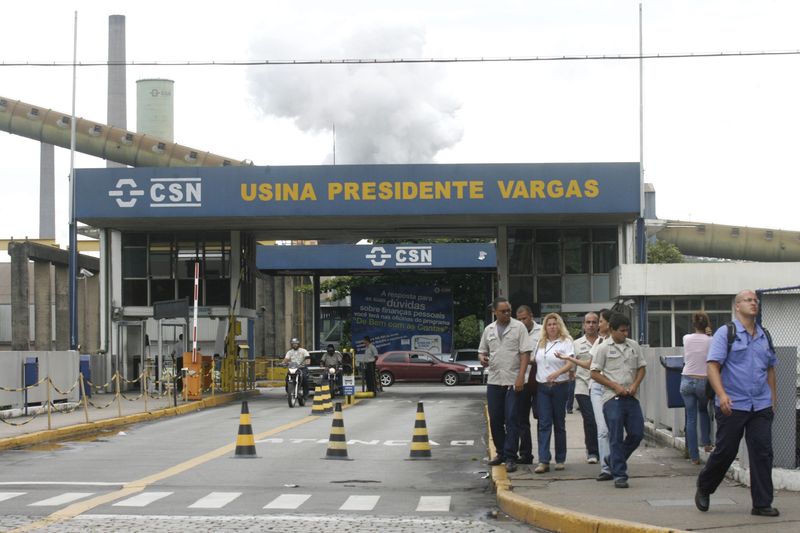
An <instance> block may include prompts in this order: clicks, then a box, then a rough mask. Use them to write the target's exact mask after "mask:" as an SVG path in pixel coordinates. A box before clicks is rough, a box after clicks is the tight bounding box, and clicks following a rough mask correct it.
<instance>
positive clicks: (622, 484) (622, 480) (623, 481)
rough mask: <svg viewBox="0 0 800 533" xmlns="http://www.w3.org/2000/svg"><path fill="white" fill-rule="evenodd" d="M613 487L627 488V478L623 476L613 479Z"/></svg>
mask: <svg viewBox="0 0 800 533" xmlns="http://www.w3.org/2000/svg"><path fill="white" fill-rule="evenodd" d="M614 487H615V488H618V489H627V488H628V480H627V479H625V478H619V479H615V480H614Z"/></svg>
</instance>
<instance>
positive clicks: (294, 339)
mask: <svg viewBox="0 0 800 533" xmlns="http://www.w3.org/2000/svg"><path fill="white" fill-rule="evenodd" d="M289 344H300V340H299V339H298V338H297V337H293V338H292V340H291V341H289Z"/></svg>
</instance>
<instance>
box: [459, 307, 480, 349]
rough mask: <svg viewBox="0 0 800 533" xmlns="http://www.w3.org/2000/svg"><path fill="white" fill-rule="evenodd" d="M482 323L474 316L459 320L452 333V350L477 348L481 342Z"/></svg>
mask: <svg viewBox="0 0 800 533" xmlns="http://www.w3.org/2000/svg"><path fill="white" fill-rule="evenodd" d="M481 325H482V323H481V321H480V320H478V317H477V316H475V315H469V316H465V317H464V318H461V319H459V321H458V324H456V327H455V331H454V332H453V349H454V350H459V349H461V348H477V347H478V344H479V343H480V342H481V333H482V332H483V329H482V327H481Z"/></svg>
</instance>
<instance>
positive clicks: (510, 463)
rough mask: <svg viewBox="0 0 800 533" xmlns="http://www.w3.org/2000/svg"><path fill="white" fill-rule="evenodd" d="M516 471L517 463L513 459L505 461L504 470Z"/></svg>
mask: <svg viewBox="0 0 800 533" xmlns="http://www.w3.org/2000/svg"><path fill="white" fill-rule="evenodd" d="M516 471H517V463H515V462H514V461H506V472H516Z"/></svg>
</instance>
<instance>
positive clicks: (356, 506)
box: [0, 491, 452, 513]
mask: <svg viewBox="0 0 800 533" xmlns="http://www.w3.org/2000/svg"><path fill="white" fill-rule="evenodd" d="M26 494H29V493H28V492H0V502H3V501H6V500H11V499H13V498H17V497H20V496H24V495H26ZM94 494H95V493H94V492H64V493H62V494H59V495H57V496H53V497H51V498H47V499H45V500H40V501H37V502H34V503H30V504H28V505H29V506H36V507H56V506H60V505H66V504H69V503H72V502H74V501H77V500H80V499H83V498H88V497H89V496H92V495H94ZM174 494H175V493H174V492H157V491H149V492H142V493H139V494H136V495H134V496H131V497H129V498H127V499H124V500H120V501H118V502H115V503H113V504H112V506H113V507H140V508H141V507H147V506H149V505H150V504H152V503H155V502H157V501H159V500H163V499H164V498H168V497H170V496H173V495H174ZM242 494H243V493H241V492H211V493H208V494H207V495H205V496H203V497H202V498H200V499H198V500H196V501H195V502H194V503H192V504H191V505H188V508H189V509H222V508H223V507H225V506H226V505H228V504H229V503H231V502H233V501H234V500H236V499H237V498H239V497H240V496H242ZM310 498H312V495H311V494H292V493H287V494H280V495H278V496H277V497H275V498H274V499H273V500H271V501H270V502H269V503H267V504H266V505H265V506H264V507H263V509H274V510H296V509H299V508H300V507H301V506H303V504H305V503H306V502H307V501H308V500H309V499H310ZM380 500H381V496H380V495H363V494H351V495H348V496H347V499H345V500H344V502H343V503H342V504H341V506H340V507H339V508H338V510H339V511H343V512H359V511H374V510H375V508H376V507H377V506H378V503H379V502H380ZM339 501H341V500H339ZM412 502H413V500H412V501H410V502H409V503H410V504H411V505H413V503H412ZM451 503H452V497H451V496H420V497H419V499H418V501H417V506H416V508H415V509H414V511H415V512H419V513H448V512H450V511H451V509H450V507H451ZM318 504H319V503H316V504H315V505H318ZM323 505H329V504H327V503H323ZM310 507H313V506H309V508H310ZM409 511H410V509H409Z"/></svg>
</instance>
